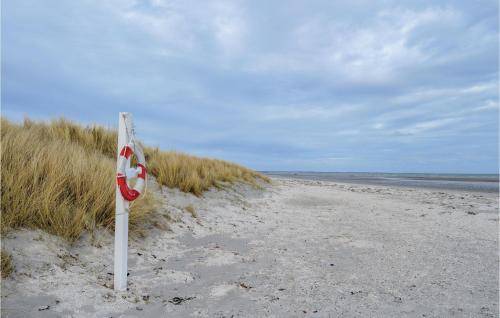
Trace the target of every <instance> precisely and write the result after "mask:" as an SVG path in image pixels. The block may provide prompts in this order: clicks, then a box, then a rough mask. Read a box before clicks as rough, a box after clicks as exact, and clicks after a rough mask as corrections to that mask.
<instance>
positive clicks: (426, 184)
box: [263, 172, 500, 193]
mask: <svg viewBox="0 0 500 318" xmlns="http://www.w3.org/2000/svg"><path fill="white" fill-rule="evenodd" d="M263 173H264V174H265V175H266V176H268V177H272V178H280V179H296V180H309V181H323V182H334V183H341V184H357V185H367V186H387V187H402V188H417V189H426V190H430V191H433V190H449V191H464V192H467V191H471V192H484V193H499V191H500V190H499V182H498V177H495V178H497V179H494V178H491V179H484V178H476V179H473V178H470V179H469V178H460V177H456V178H446V177H405V178H396V177H392V178H382V177H378V178H368V177H367V178H361V177H358V178H340V179H337V178H335V177H332V176H329V175H328V173H326V174H325V175H322V173H319V174H307V173H304V174H294V173H290V174H288V173H271V172H263ZM484 180H488V181H484Z"/></svg>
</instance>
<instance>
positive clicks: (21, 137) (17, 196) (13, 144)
mask: <svg viewBox="0 0 500 318" xmlns="http://www.w3.org/2000/svg"><path fill="white" fill-rule="evenodd" d="M116 140H117V135H116V131H114V130H110V129H105V128H102V127H95V126H93V127H85V128H84V127H81V126H79V125H77V124H75V123H72V122H70V121H67V120H64V119H59V120H55V121H52V122H50V123H44V122H33V121H30V120H25V121H24V123H22V124H15V123H12V122H10V121H8V120H6V119H4V118H2V121H1V142H2V154H1V165H2V166H1V168H2V169H1V186H2V200H1V211H2V215H1V221H2V230H5V229H7V228H17V227H33V228H41V229H44V230H45V231H47V232H49V233H52V234H55V235H59V236H62V237H64V238H66V239H68V240H75V239H77V238H78V237H79V236H80V235H81V233H82V232H83V231H85V230H90V231H92V230H93V229H95V228H96V227H105V228H111V227H112V226H113V225H114V191H115V186H114V180H115V177H114V174H115V167H116V164H115V162H116V161H115V160H116V159H115V157H116ZM145 154H146V160H147V166H148V172H149V173H151V174H152V175H153V176H155V177H156V179H157V181H158V182H159V183H160V184H162V185H165V186H168V187H173V188H179V189H180V190H182V191H184V192H191V193H193V194H195V195H201V194H202V193H203V191H205V190H207V189H209V188H210V187H212V186H216V187H218V186H222V185H224V184H227V183H232V182H237V181H240V182H246V183H250V184H257V182H256V180H257V179H261V180H264V181H267V180H268V179H267V178H266V177H264V176H262V175H260V174H259V173H257V172H254V171H252V170H249V169H247V168H244V167H241V166H239V165H236V164H232V163H228V162H224V161H221V160H214V159H206V158H197V157H193V156H189V155H186V154H181V153H175V152H162V151H160V150H159V149H157V148H150V147H145ZM155 205H156V202H155V198H154V196H153V195H152V193H148V194H147V195H146V196H144V197H143V198H142V199H139V200H138V201H137V202H135V203H134V204H133V206H132V209H131V214H130V230H131V231H132V233H134V232H139V230H140V228H141V227H140V225H141V224H143V223H145V222H147V221H148V220H149V219H151V217H150V216H151V214H152V213H153V212H154V210H155Z"/></svg>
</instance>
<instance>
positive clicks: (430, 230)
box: [2, 178, 499, 318]
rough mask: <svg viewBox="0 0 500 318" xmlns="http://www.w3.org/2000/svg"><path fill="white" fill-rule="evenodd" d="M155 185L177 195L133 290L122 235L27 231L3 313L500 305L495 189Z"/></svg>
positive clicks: (133, 256)
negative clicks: (119, 256)
mask: <svg viewBox="0 0 500 318" xmlns="http://www.w3.org/2000/svg"><path fill="white" fill-rule="evenodd" d="M149 191H156V192H158V193H159V195H160V197H161V198H162V199H163V200H164V202H163V206H162V209H161V211H160V212H159V213H160V215H159V216H158V218H157V220H156V221H155V222H154V223H155V224H153V225H152V226H151V228H150V229H148V230H147V233H146V236H145V237H144V238H136V239H134V240H131V241H130V244H129V246H130V248H129V273H130V275H129V290H128V291H127V292H115V291H114V290H113V288H112V283H113V276H112V275H113V273H112V270H113V258H112V256H113V236H112V233H110V232H106V231H104V230H103V231H101V232H98V233H95V234H94V235H92V236H90V235H86V236H85V237H83V238H82V239H80V240H79V241H77V242H76V243H75V244H73V245H69V244H68V243H66V242H64V241H63V240H62V239H60V238H57V237H54V236H50V235H48V234H46V233H44V232H41V231H38V230H21V231H15V232H11V233H9V234H8V235H7V236H5V237H3V242H2V244H3V245H4V247H5V248H6V249H7V250H8V251H9V252H11V253H12V255H13V260H14V264H15V272H14V273H13V274H12V276H11V277H10V278H8V279H5V280H4V281H3V282H2V317H228V318H229V317H498V315H499V312H498V297H499V294H498V282H499V277H498V269H499V268H498V221H499V219H498V195H497V194H495V193H482V192H460V191H449V190H447V191H444V190H436V189H432V190H431V189H417V188H397V187H386V186H374V185H352V184H341V183H333V182H326V181H307V180H296V179H284V178H282V179H280V178H274V179H273V181H272V184H271V185H265V186H264V188H263V189H255V188H251V187H248V186H243V185H240V186H236V187H232V188H227V189H222V190H215V189H214V190H211V191H208V192H207V193H205V194H204V195H203V197H196V196H194V195H191V194H185V193H182V192H180V191H177V190H173V189H168V188H160V187H158V186H157V185H155V184H151V185H150V186H149ZM189 205H191V206H192V207H193V208H194V211H195V212H194V213H190V212H188V211H186V207H187V206H189ZM170 219H173V220H174V222H172V221H171V220H170ZM167 221H168V222H167Z"/></svg>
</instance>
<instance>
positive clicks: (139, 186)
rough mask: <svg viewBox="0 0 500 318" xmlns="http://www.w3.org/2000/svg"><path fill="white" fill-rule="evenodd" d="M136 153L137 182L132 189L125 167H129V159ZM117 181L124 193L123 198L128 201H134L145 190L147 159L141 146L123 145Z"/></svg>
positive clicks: (121, 191)
mask: <svg viewBox="0 0 500 318" xmlns="http://www.w3.org/2000/svg"><path fill="white" fill-rule="evenodd" d="M134 149H135V152H134ZM134 153H135V155H136V157H137V168H136V171H137V183H136V184H135V186H134V188H132V189H131V188H130V187H129V186H128V184H127V173H126V171H125V169H126V168H127V161H128V159H129V158H130V156H132V154H134ZM139 170H140V171H139ZM116 183H117V184H118V187H119V188H120V193H121V194H122V196H123V198H124V199H125V200H127V201H134V200H135V199H137V198H138V197H139V196H140V195H141V193H142V191H143V190H144V184H145V183H146V159H145V158H144V153H143V152H142V149H141V148H140V147H139V146H137V145H135V144H128V145H125V146H123V148H122V150H121V151H120V157H119V158H118V168H117V171H116Z"/></svg>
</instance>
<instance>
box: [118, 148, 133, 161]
mask: <svg viewBox="0 0 500 318" xmlns="http://www.w3.org/2000/svg"><path fill="white" fill-rule="evenodd" d="M133 153H134V151H133V150H132V148H130V147H129V146H128V145H127V146H124V147H123V148H122V151H120V156H123V157H125V158H127V159H128V158H129V157H130V156H131V155H132V154H133Z"/></svg>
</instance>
